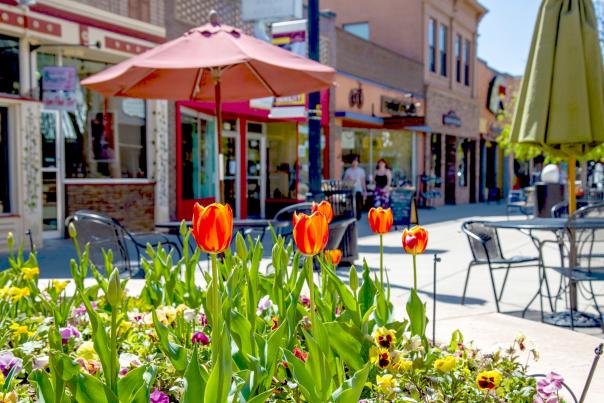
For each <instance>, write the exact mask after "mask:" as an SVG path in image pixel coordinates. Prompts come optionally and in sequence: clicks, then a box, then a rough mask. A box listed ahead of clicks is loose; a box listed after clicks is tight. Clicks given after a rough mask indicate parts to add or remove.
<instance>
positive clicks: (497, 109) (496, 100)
mask: <svg viewBox="0 0 604 403" xmlns="http://www.w3.org/2000/svg"><path fill="white" fill-rule="evenodd" d="M506 94H507V87H506V85H505V78H503V76H495V77H493V79H492V80H491V83H490V84H489V94H488V100H487V102H488V104H487V108H488V109H489V111H491V112H492V113H493V114H495V115H499V114H500V113H502V112H503V111H504V109H505V106H504V104H503V101H505V97H506Z"/></svg>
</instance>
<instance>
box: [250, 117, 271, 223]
mask: <svg viewBox="0 0 604 403" xmlns="http://www.w3.org/2000/svg"><path fill="white" fill-rule="evenodd" d="M246 141H247V144H246V146H247V147H246V164H245V166H246V169H247V183H246V189H247V195H246V196H247V198H246V202H247V216H248V217H252V218H259V217H264V216H265V213H266V137H265V125H264V124H262V123H254V122H249V123H248V124H247V137H246Z"/></svg>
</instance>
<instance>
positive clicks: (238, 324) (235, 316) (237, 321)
mask: <svg viewBox="0 0 604 403" xmlns="http://www.w3.org/2000/svg"><path fill="white" fill-rule="evenodd" d="M251 330H252V325H251V324H250V322H249V321H248V320H247V319H246V318H245V317H244V316H243V315H241V314H240V313H239V312H237V311H233V312H231V336H232V337H233V340H234V341H235V343H237V346H238V347H239V350H241V352H242V353H243V354H253V350H252V342H253V340H252V339H251V338H250V334H251Z"/></svg>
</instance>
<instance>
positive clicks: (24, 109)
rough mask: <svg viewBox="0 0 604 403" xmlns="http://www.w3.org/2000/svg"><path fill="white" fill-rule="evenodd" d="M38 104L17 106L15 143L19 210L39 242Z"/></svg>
mask: <svg viewBox="0 0 604 403" xmlns="http://www.w3.org/2000/svg"><path fill="white" fill-rule="evenodd" d="M40 106H41V105H40V104H39V103H37V102H23V103H21V104H20V107H19V108H18V115H19V126H20V130H19V134H18V140H17V141H18V142H19V143H18V147H19V150H20V151H19V152H20V153H21V167H20V168H21V169H20V172H19V174H18V175H20V176H21V178H20V179H21V180H20V181H18V183H19V182H20V183H21V186H22V187H21V191H20V193H21V195H20V196H21V203H19V204H21V212H22V214H23V215H22V217H23V231H24V232H25V231H27V230H31V233H32V237H33V239H34V243H35V244H36V245H37V246H41V243H42V171H41V167H42V145H41V144H40Z"/></svg>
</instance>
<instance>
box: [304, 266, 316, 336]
mask: <svg viewBox="0 0 604 403" xmlns="http://www.w3.org/2000/svg"><path fill="white" fill-rule="evenodd" d="M305 264H306V279H307V282H308V290H309V291H308V292H309V294H310V323H311V325H312V334H313V336H314V335H315V328H316V323H315V281H314V279H313V270H312V256H307V257H306V262H305Z"/></svg>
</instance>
